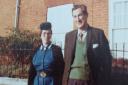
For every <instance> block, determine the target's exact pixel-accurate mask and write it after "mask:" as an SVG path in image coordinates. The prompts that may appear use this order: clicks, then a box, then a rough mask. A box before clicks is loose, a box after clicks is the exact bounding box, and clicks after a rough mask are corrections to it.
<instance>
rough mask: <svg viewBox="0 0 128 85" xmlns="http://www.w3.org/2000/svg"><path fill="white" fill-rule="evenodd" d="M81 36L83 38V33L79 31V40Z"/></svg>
mask: <svg viewBox="0 0 128 85" xmlns="http://www.w3.org/2000/svg"><path fill="white" fill-rule="evenodd" d="M82 38H83V33H80V34H79V40H80V41H82V40H83V39H82Z"/></svg>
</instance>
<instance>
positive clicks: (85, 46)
mask: <svg viewBox="0 0 128 85" xmlns="http://www.w3.org/2000/svg"><path fill="white" fill-rule="evenodd" d="M72 16H73V20H74V24H75V25H76V27H77V30H73V31H71V32H69V33H67V34H66V37H65V49H64V51H65V52H64V60H65V69H64V75H63V85H110V74H111V63H112V56H111V54H110V50H109V44H108V40H107V39H106V37H105V35H104V32H103V31H102V30H101V29H97V28H94V27H91V26H89V25H88V23H87V18H88V12H87V8H86V6H85V5H74V7H73V9H72Z"/></svg>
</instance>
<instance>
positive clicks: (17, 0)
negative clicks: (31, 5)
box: [14, 0, 21, 32]
mask: <svg viewBox="0 0 128 85" xmlns="http://www.w3.org/2000/svg"><path fill="white" fill-rule="evenodd" d="M20 1H21V0H16V11H15V23H14V32H15V31H17V30H19V29H18V26H19V14H20Z"/></svg>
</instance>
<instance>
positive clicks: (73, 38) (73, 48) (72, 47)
mask: <svg viewBox="0 0 128 85" xmlns="http://www.w3.org/2000/svg"><path fill="white" fill-rule="evenodd" d="M77 32H78V31H77V30H75V31H74V32H73V33H72V34H71V40H70V42H71V60H70V62H71V63H70V65H71V64H72V62H73V60H74V56H75V55H74V53H75V47H76V39H77Z"/></svg>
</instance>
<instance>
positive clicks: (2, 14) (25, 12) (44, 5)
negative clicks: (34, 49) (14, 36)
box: [0, 0, 108, 36]
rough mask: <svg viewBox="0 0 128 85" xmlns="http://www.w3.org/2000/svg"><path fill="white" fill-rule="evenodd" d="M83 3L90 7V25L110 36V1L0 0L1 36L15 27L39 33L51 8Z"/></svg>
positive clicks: (6, 34)
mask: <svg viewBox="0 0 128 85" xmlns="http://www.w3.org/2000/svg"><path fill="white" fill-rule="evenodd" d="M17 1H19V5H18V3H17ZM81 3H82V4H85V5H87V7H88V12H89V18H88V23H89V24H90V25H92V26H95V27H99V28H102V29H103V30H104V31H105V34H106V35H108V0H11V1H8V0H0V36H8V35H9V32H10V31H9V29H14V28H15V27H17V28H18V29H20V30H21V31H22V30H32V31H33V32H37V31H38V29H37V28H38V26H39V24H40V23H41V22H44V21H46V19H47V11H48V10H47V9H48V8H49V7H54V6H59V5H64V4H81ZM16 4H17V5H16ZM16 9H19V12H17V13H18V14H16ZM15 23H16V24H15Z"/></svg>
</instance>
